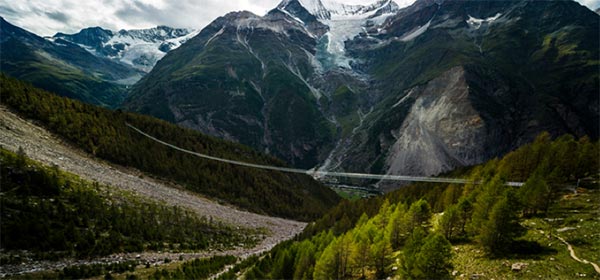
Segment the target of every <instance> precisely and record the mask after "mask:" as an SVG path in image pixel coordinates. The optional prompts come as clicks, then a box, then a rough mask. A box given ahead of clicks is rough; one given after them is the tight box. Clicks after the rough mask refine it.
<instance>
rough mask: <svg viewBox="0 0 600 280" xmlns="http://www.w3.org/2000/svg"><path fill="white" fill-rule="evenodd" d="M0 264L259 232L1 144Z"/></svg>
mask: <svg viewBox="0 0 600 280" xmlns="http://www.w3.org/2000/svg"><path fill="white" fill-rule="evenodd" d="M0 175H1V176H2V177H1V178H2V188H1V191H0V205H2V212H1V216H0V231H1V232H2V234H1V237H0V238H1V242H0V245H1V249H2V250H3V251H4V253H3V254H2V260H1V261H2V264H8V263H20V262H21V261H22V259H21V258H22V257H24V255H23V254H22V253H20V252H21V250H27V251H29V252H30V253H31V255H30V256H26V257H33V258H34V259H51V260H54V259H59V258H64V257H75V258H80V259H81V258H89V257H96V256H104V255H109V254H112V253H121V252H141V251H144V250H153V251H158V250H166V249H169V250H175V251H185V250H206V249H209V248H210V249H228V248H233V247H236V246H238V245H239V244H247V246H253V245H254V244H256V243H257V242H258V241H259V239H258V238H257V237H256V236H258V234H259V232H257V230H255V229H239V228H233V227H231V226H229V225H226V224H222V223H220V222H218V221H213V219H208V218H206V217H199V216H198V215H197V214H196V213H193V212H191V211H189V210H186V209H182V208H179V207H174V206H167V205H164V204H160V203H156V202H150V201H147V200H145V199H142V198H141V197H138V196H136V195H134V194H132V193H128V192H125V191H121V190H118V189H114V188H110V187H107V186H103V185H100V184H98V183H90V182H87V181H85V180H83V179H80V178H78V177H77V176H75V175H73V174H69V173H65V172H63V171H61V170H59V169H58V168H56V166H54V167H46V166H43V165H40V164H38V163H36V162H34V161H31V160H30V159H28V158H27V157H26V155H25V154H24V153H23V152H22V150H20V151H19V152H18V153H16V154H15V153H12V152H10V151H7V150H4V149H0Z"/></svg>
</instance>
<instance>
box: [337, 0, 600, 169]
mask: <svg viewBox="0 0 600 280" xmlns="http://www.w3.org/2000/svg"><path fill="white" fill-rule="evenodd" d="M535 15H542V16H535ZM599 22H600V17H598V15H596V14H594V13H592V12H591V11H589V10H588V9H587V8H585V7H582V6H580V5H579V4H577V3H575V2H570V1H558V2H533V1H516V2H514V1H503V2H502V1H500V2H497V1H494V2H483V1H473V2H455V1H445V2H443V3H441V4H440V5H438V4H436V3H435V2H431V3H428V2H427V1H421V2H417V3H416V4H415V5H413V6H412V7H409V8H407V9H405V10H403V11H401V12H400V13H399V14H398V15H397V16H396V17H395V18H393V19H391V20H390V21H388V22H387V23H386V24H387V26H386V30H387V31H386V32H385V34H380V35H378V36H376V37H375V38H370V37H366V36H363V37H361V38H357V39H356V40H354V41H353V42H352V44H353V47H352V49H353V51H355V53H354V54H355V55H356V56H358V57H359V58H363V59H365V60H369V61H368V62H366V63H365V64H364V65H365V66H366V67H368V68H369V70H368V71H369V72H370V73H372V75H373V77H374V78H375V80H377V81H379V83H380V84H381V85H382V89H383V90H384V91H385V92H388V94H387V95H386V96H382V102H381V103H380V104H378V105H376V107H375V109H374V110H375V112H377V113H376V114H373V115H372V117H371V118H370V119H369V120H367V121H366V125H365V126H364V127H365V129H364V130H363V131H362V132H361V135H360V136H357V137H355V138H354V139H353V140H352V144H351V146H352V148H350V149H352V150H354V151H359V152H358V153H355V154H353V155H350V156H344V155H341V157H342V158H343V159H344V164H345V166H346V167H347V168H352V166H364V164H372V163H374V164H372V165H371V170H373V171H383V172H388V173H392V174H398V173H400V174H414V173H425V174H438V173H439V172H443V171H446V170H450V169H452V168H454V167H456V166H463V165H472V164H477V163H480V162H482V161H484V160H486V159H489V158H492V157H495V156H499V155H502V154H503V153H505V152H507V151H509V150H511V149H514V148H515V147H517V146H519V145H521V144H523V143H526V142H529V141H531V140H532V139H533V138H534V137H535V135H537V134H538V133H540V132H542V131H549V132H550V133H551V134H553V135H560V134H562V133H572V134H574V135H579V136H582V135H590V136H591V137H593V138H594V139H597V137H598V125H599V124H598V120H599V118H600V116H599V108H598V106H597V104H598V94H597V91H598V88H600V85H599V84H598V77H599V73H598V71H597V67H598V65H599V63H600V60H599V45H598V42H599V38H598V26H599ZM381 54H386V55H381ZM415 70H416V71H415ZM396 77H404V78H403V79H397V78H396ZM451 77H454V78H452V79H450V78H451ZM456 79H459V80H456ZM389 81H396V83H390V82H389ZM423 151H428V152H427V153H423ZM432 153H433V154H432ZM431 159H435V160H433V161H431ZM419 162H420V163H424V164H429V163H433V165H428V166H420V167H419V166H418V165H417V168H415V169H413V168H414V167H415V165H414V163H419Z"/></svg>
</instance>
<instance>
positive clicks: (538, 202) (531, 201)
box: [518, 172, 551, 215]
mask: <svg viewBox="0 0 600 280" xmlns="http://www.w3.org/2000/svg"><path fill="white" fill-rule="evenodd" d="M550 191H551V190H550V186H549V185H548V183H546V181H545V180H544V179H543V178H542V176H541V174H539V172H536V173H534V174H533V176H531V177H529V179H527V182H525V185H523V187H521V188H520V189H519V193H518V197H519V199H520V200H521V202H522V203H523V206H524V209H523V211H524V214H525V215H535V214H537V213H538V212H545V211H546V210H547V208H548V206H549V205H550Z"/></svg>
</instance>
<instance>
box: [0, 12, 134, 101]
mask: <svg viewBox="0 0 600 280" xmlns="http://www.w3.org/2000/svg"><path fill="white" fill-rule="evenodd" d="M0 58H1V59H0V69H1V70H2V72H4V73H6V74H9V75H11V76H13V77H16V78H19V79H23V80H25V81H28V82H31V83H33V84H34V85H36V86H38V87H41V88H44V89H47V90H51V91H53V92H56V93H57V94H60V95H63V96H67V97H71V98H75V99H79V100H82V101H84V102H87V103H91V104H96V105H102V106H107V107H116V106H117V105H118V104H120V103H121V102H122V101H123V99H124V98H125V92H126V85H127V84H131V83H134V82H136V81H137V80H139V78H140V77H141V74H142V73H141V72H140V71H138V70H136V69H133V68H132V67H128V66H126V65H123V64H121V63H117V62H114V61H112V60H109V59H105V58H100V57H96V56H94V55H92V54H90V53H89V52H88V51H86V50H84V49H83V48H81V47H79V46H78V45H75V44H73V43H70V42H68V41H65V40H62V39H56V40H54V41H49V40H46V39H44V38H42V37H39V36H37V35H35V34H33V33H31V32H28V31H26V30H24V29H22V28H19V27H17V26H14V25H12V24H10V23H9V22H7V21H5V20H4V19H3V18H0Z"/></svg>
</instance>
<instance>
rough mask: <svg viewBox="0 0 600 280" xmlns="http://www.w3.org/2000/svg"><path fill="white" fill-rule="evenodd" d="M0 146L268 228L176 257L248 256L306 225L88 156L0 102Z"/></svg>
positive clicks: (227, 220) (120, 185) (93, 177)
mask: <svg viewBox="0 0 600 280" xmlns="http://www.w3.org/2000/svg"><path fill="white" fill-rule="evenodd" d="M0 145H1V146H2V147H3V148H5V149H8V150H11V151H17V149H18V148H19V147H22V148H23V149H24V151H25V153H26V154H27V156H29V157H30V158H32V159H34V160H37V161H40V162H42V163H44V164H48V165H52V164H56V165H58V167H59V168H61V169H63V170H65V171H68V172H71V173H74V174H77V175H79V176H81V177H82V178H85V179H87V180H90V181H97V182H99V183H102V184H106V185H109V186H113V187H117V188H120V189H124V190H127V191H131V192H134V193H136V194H138V195H140V196H143V197H146V198H149V199H153V200H158V201H163V202H165V203H167V204H169V205H177V206H180V207H185V208H188V209H190V210H192V211H195V212H196V213H198V214H199V215H202V216H206V217H213V218H214V219H216V220H221V221H223V222H225V223H228V224H232V225H236V226H240V227H247V228H266V229H268V230H269V231H270V232H271V233H270V235H268V236H267V237H266V238H265V239H264V240H263V241H262V242H260V243H259V244H258V245H257V246H256V247H254V248H250V249H244V248H241V249H236V250H231V251H226V252H205V253H198V254H184V255H183V256H182V257H183V259H189V258H194V257H202V256H212V255H215V254H232V255H236V256H240V257H248V256H250V255H253V254H257V253H261V252H264V251H267V250H270V249H271V248H272V247H273V246H275V245H276V244H278V243H279V242H281V241H284V240H287V239H290V238H291V237H293V236H294V235H296V234H298V233H300V232H301V231H302V230H303V229H304V227H305V226H306V223H302V222H297V221H291V220H286V219H281V218H275V217H269V216H263V215H259V214H255V213H250V212H247V211H243V210H238V209H235V208H234V207H232V206H228V205H221V204H218V203H216V202H213V201H211V200H208V199H206V198H203V197H201V196H199V195H197V194H193V193H191V192H188V191H185V190H183V188H181V187H179V186H176V185H171V184H167V183H165V182H160V181H158V180H155V179H151V178H148V177H146V176H142V173H141V172H139V171H137V170H133V169H130V168H123V167H120V166H115V165H111V164H108V163H106V162H103V161H101V160H98V159H96V158H92V157H90V156H89V155H88V154H86V153H84V152H82V151H80V150H78V149H75V148H73V147H70V146H69V145H67V144H65V143H64V142H63V141H61V140H60V139H58V138H57V137H55V136H54V135H52V134H51V133H50V132H48V131H46V130H45V129H44V128H41V127H40V126H37V125H35V124H34V123H32V122H30V121H26V120H23V119H22V118H20V117H19V116H17V115H15V114H14V113H12V112H10V111H9V110H7V108H6V107H4V106H0ZM165 254H166V253H163V254H160V256H157V254H156V253H144V254H140V255H141V256H140V259H141V260H152V259H158V260H161V259H164V258H165V257H169V256H165ZM172 255H173V256H171V257H170V259H171V260H178V259H179V256H180V255H181V254H172ZM136 257H137V256H136V254H129V255H127V254H123V255H115V256H111V257H109V258H110V259H115V258H117V259H119V258H121V259H131V258H134V259H135V258H136ZM71 262H72V263H78V261H77V260H72V261H71ZM88 262H93V261H88ZM67 265H68V264H67ZM41 266H42V267H41ZM64 266H65V261H62V262H60V263H59V262H55V263H52V262H40V263H39V264H38V265H37V267H36V268H32V267H27V266H26V265H22V267H23V269H20V270H18V271H20V272H24V271H31V270H41V268H45V269H53V268H61V267H64ZM6 269H7V266H3V267H2V268H1V269H0V273H4V272H5V271H6ZM17 269H18V267H12V268H11V270H17Z"/></svg>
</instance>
